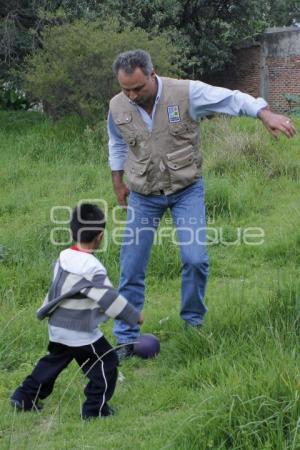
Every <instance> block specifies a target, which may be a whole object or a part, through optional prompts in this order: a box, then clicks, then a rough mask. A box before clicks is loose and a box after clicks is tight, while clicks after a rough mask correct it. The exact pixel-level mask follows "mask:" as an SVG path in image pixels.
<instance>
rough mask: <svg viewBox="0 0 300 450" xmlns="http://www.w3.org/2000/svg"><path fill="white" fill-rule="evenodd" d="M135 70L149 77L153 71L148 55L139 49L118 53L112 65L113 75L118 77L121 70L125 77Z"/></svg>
mask: <svg viewBox="0 0 300 450" xmlns="http://www.w3.org/2000/svg"><path fill="white" fill-rule="evenodd" d="M137 68H139V69H141V71H142V72H143V74H144V75H146V76H149V75H150V73H151V72H152V70H153V64H152V61H151V56H150V53H148V52H146V51H145V50H140V49H138V50H130V51H128V52H124V53H120V54H119V55H118V56H117V58H116V59H115V61H114V63H113V71H114V74H115V75H118V72H119V70H123V71H124V72H125V73H126V74H127V75H131V74H132V73H133V72H134V71H135V69H137Z"/></svg>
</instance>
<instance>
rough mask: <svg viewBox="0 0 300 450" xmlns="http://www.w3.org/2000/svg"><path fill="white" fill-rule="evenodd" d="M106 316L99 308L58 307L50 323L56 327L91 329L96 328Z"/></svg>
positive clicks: (78, 329) (79, 329) (80, 329)
mask: <svg viewBox="0 0 300 450" xmlns="http://www.w3.org/2000/svg"><path fill="white" fill-rule="evenodd" d="M106 319H107V318H106V316H105V315H104V314H101V312H100V311H99V310H98V309H92V310H81V311H79V310H74V309H65V308H61V307H59V308H57V309H56V310H55V311H54V313H53V314H52V315H51V316H50V318H49V323H50V324H51V325H53V326H55V327H61V328H67V329H69V330H76V331H90V330H92V329H94V328H96V327H97V326H98V324H99V322H100V321H104V320H106Z"/></svg>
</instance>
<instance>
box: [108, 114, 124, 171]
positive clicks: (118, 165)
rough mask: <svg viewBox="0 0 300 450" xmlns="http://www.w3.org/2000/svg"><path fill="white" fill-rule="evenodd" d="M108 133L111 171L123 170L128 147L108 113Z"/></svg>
mask: <svg viewBox="0 0 300 450" xmlns="http://www.w3.org/2000/svg"><path fill="white" fill-rule="evenodd" d="M107 132H108V137H109V141H108V150H109V165H110V168H111V170H123V168H124V163H125V161H126V159H127V154H128V146H127V144H126V142H125V141H124V139H123V138H122V136H121V134H120V132H119V130H118V129H117V127H116V125H115V123H114V121H113V118H112V115H111V113H110V112H109V113H108V118H107Z"/></svg>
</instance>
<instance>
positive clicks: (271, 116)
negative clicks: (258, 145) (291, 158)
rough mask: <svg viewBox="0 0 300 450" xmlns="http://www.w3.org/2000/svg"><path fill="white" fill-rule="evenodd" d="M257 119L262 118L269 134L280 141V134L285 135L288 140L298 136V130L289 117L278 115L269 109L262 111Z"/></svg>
mask: <svg viewBox="0 0 300 450" xmlns="http://www.w3.org/2000/svg"><path fill="white" fill-rule="evenodd" d="M257 117H259V118H260V120H261V121H262V123H263V124H264V126H265V127H266V128H267V130H268V131H269V133H271V134H272V136H274V137H275V138H276V139H278V137H279V134H280V133H283V134H285V135H286V136H287V137H288V138H292V137H293V136H294V135H295V134H296V129H295V127H294V125H293V123H292V122H291V120H290V119H289V118H288V117H287V116H283V115H282V114H276V113H274V112H272V111H271V110H270V109H268V108H263V109H261V110H260V111H259V112H258V114H257Z"/></svg>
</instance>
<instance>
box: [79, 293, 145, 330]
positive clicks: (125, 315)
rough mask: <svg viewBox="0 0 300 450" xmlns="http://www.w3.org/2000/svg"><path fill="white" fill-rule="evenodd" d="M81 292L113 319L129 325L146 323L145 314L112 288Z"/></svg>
mask: <svg viewBox="0 0 300 450" xmlns="http://www.w3.org/2000/svg"><path fill="white" fill-rule="evenodd" d="M81 292H82V293H83V294H84V295H86V296H87V297H88V298H89V299H91V300H93V301H95V302H96V303H97V304H98V306H99V308H100V309H101V311H102V312H103V313H104V314H105V315H107V316H108V317H111V318H112V319H118V320H124V321H125V322H127V323H128V324H129V325H136V324H137V323H139V324H142V323H143V321H144V316H143V314H142V313H140V312H139V311H138V310H137V309H135V308H134V307H133V306H132V305H130V303H128V301H127V300H126V298H125V297H123V296H122V295H121V294H119V292H118V291H117V289H114V288H112V287H111V286H108V285H104V286H103V287H101V288H98V287H93V288H85V289H82V291H81Z"/></svg>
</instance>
